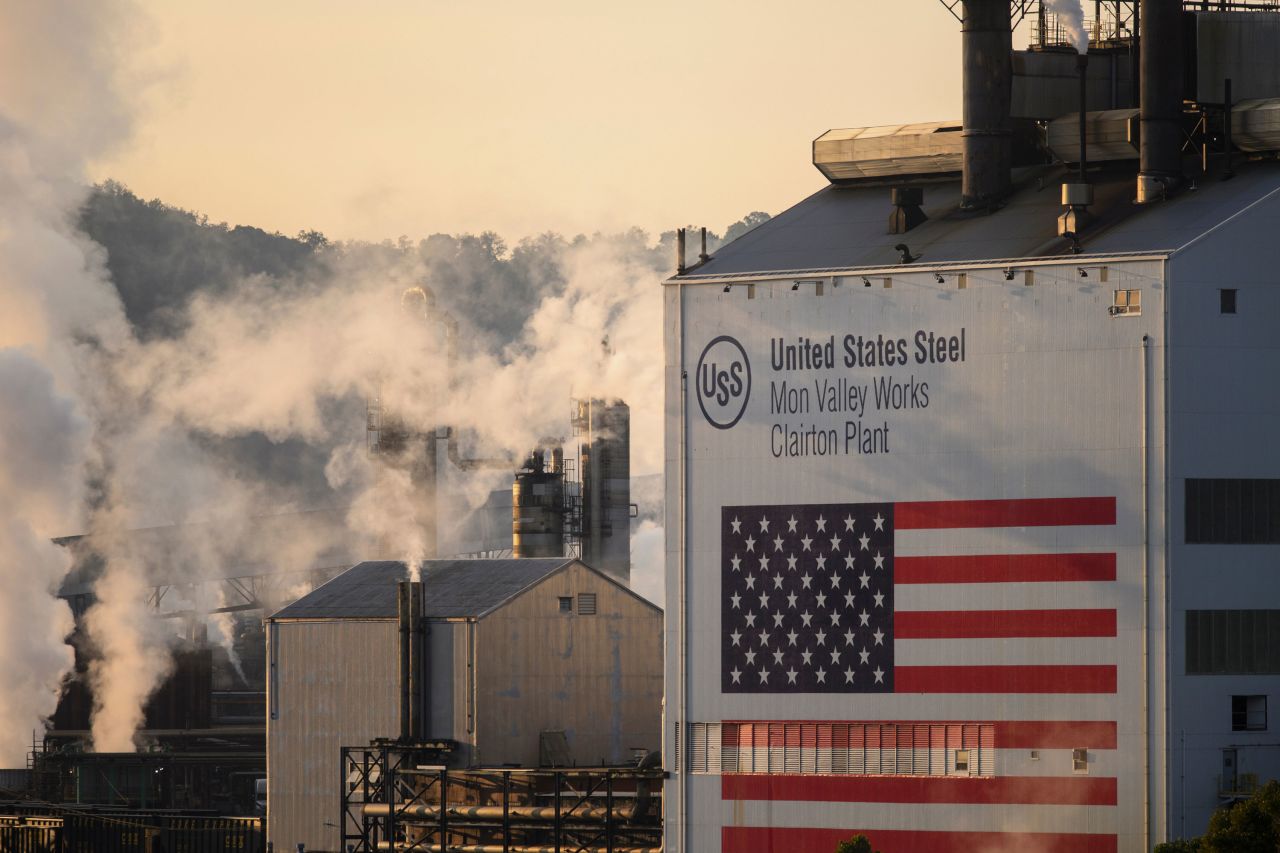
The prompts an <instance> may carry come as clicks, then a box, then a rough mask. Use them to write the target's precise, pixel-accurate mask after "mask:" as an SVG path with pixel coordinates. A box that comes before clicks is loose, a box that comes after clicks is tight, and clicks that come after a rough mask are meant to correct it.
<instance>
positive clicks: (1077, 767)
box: [1071, 749, 1089, 773]
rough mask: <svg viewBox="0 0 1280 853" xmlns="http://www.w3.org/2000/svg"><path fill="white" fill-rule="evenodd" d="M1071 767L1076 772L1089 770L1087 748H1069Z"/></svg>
mask: <svg viewBox="0 0 1280 853" xmlns="http://www.w3.org/2000/svg"><path fill="white" fill-rule="evenodd" d="M1071 769H1072V770H1073V771H1074V772H1076V773H1088V772H1089V750H1087V749H1073V750H1071Z"/></svg>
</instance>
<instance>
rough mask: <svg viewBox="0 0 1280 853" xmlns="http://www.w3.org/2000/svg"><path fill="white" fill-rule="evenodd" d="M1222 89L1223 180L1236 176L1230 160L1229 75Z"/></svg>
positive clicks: (1230, 105)
mask: <svg viewBox="0 0 1280 853" xmlns="http://www.w3.org/2000/svg"><path fill="white" fill-rule="evenodd" d="M1223 89H1224V91H1223V93H1222V107H1223V120H1222V123H1223V125H1224V130H1223V134H1222V147H1223V148H1225V149H1226V150H1227V171H1225V172H1223V173H1222V179H1223V180H1224V181H1225V180H1229V179H1231V178H1234V177H1235V176H1236V171H1235V168H1234V163H1233V162H1232V160H1233V159H1234V157H1233V156H1232V150H1231V148H1232V145H1231V107H1232V103H1231V78H1230V77H1228V78H1227V79H1226V80H1224V81H1223Z"/></svg>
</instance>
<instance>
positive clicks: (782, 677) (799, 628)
mask: <svg viewBox="0 0 1280 853" xmlns="http://www.w3.org/2000/svg"><path fill="white" fill-rule="evenodd" d="M720 542H721V563H722V565H721V589H722V591H723V596H724V600H723V602H722V605H721V618H720V630H721V638H722V651H721V662H722V668H721V674H720V683H721V687H722V689H723V691H724V692H725V693H891V692H893V504H891V503H873V504H807V505H793V506H737V507H724V508H723V510H722V513H721V531H720Z"/></svg>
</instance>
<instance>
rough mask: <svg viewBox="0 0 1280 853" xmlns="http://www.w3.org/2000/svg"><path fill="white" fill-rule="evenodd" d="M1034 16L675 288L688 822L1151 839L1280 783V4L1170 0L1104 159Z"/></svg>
mask: <svg viewBox="0 0 1280 853" xmlns="http://www.w3.org/2000/svg"><path fill="white" fill-rule="evenodd" d="M944 5H948V6H950V5H954V4H944ZM1026 5H1027V4H1019V3H1017V2H1015V3H1013V4H1012V7H1013V11H1014V14H1015V18H1016V16H1017V12H1018V8H1019V6H1026ZM1102 5H1103V6H1105V7H1107V8H1108V9H1109V8H1110V7H1112V6H1116V7H1124V9H1125V10H1128V12H1129V13H1130V14H1131V13H1132V12H1133V11H1136V10H1134V8H1133V7H1134V6H1135V5H1136V4H1127V3H1126V4H1102ZM1201 5H1202V4H1199V3H1196V4H1187V6H1188V8H1190V7H1195V8H1196V9H1199V8H1200V7H1201ZM1209 5H1210V6H1211V7H1213V8H1215V9H1216V8H1218V4H1209ZM1230 5H1231V4H1227V6H1230ZM1009 11H1010V3H1008V2H1000V0H997V2H978V0H966V2H963V3H961V4H958V5H956V12H957V14H963V16H964V17H965V28H964V29H965V59H966V80H965V94H966V103H965V117H964V120H963V121H958V122H954V123H949V124H948V123H937V124H929V125H914V126H906V127H902V128H875V129H862V130H856V131H841V132H832V133H829V134H826V135H824V136H823V137H820V138H819V139H818V140H817V141H816V142H815V145H814V159H815V164H816V165H817V166H818V167H819V168H820V169H821V170H822V171H823V172H824V174H826V175H827V176H828V177H829V178H830V179H831V181H832V182H831V185H830V186H827V187H824V188H823V189H821V190H820V191H818V192H817V193H815V194H814V195H812V196H811V197H809V198H807V199H805V200H804V201H802V202H800V203H799V204H797V205H796V206H794V207H792V208H791V209H790V210H787V211H785V212H784V213H782V214H781V215H779V216H778V217H776V218H774V219H772V220H770V221H769V222H767V223H766V224H764V225H762V226H760V227H758V228H757V229H755V230H754V231H752V232H749V233H748V234H746V235H745V236H743V237H741V238H739V239H738V240H737V241H735V242H733V243H731V244H729V245H727V246H725V247H723V248H721V249H720V250H718V251H717V252H716V253H715V255H714V257H712V258H710V259H709V260H706V261H703V262H701V263H699V264H698V265H697V266H694V267H689V268H683V269H682V270H681V272H680V273H679V274H677V275H676V276H675V277H673V278H671V279H670V280H668V281H667V282H666V287H665V304H666V323H665V331H666V342H665V349H666V354H665V363H666V367H667V373H666V376H667V380H666V381H667V385H666V388H667V421H666V424H667V426H666V442H667V448H668V452H667V466H666V475H667V499H666V511H667V525H666V529H667V549H668V551H667V555H668V557H667V590H668V601H667V608H666V612H667V614H668V620H667V624H666V678H667V691H666V705H665V723H664V737H665V744H666V749H665V750H664V754H666V755H668V756H672V757H673V759H674V760H671V761H669V762H668V767H669V769H670V770H671V771H672V778H671V780H670V782H669V783H668V785H667V788H666V803H665V816H666V830H665V831H666V843H667V849H668V850H670V851H680V853H684V851H708V850H721V851H724V853H758V851H770V850H775V851H781V850H786V851H787V852H788V853H828V852H829V851H830V850H832V849H834V848H835V845H836V843H837V842H838V841H839V840H841V839H843V838H848V837H850V836H851V835H853V834H855V833H857V832H865V833H866V834H867V835H868V836H869V837H870V839H871V841H872V844H873V846H875V847H876V848H877V849H879V850H881V851H883V853H939V851H946V853H949V851H957V853H958V851H972V850H1017V851H1055V853H1056V851H1105V853H1116V852H1117V851H1120V853H1139V851H1149V850H1150V849H1151V848H1152V846H1153V845H1154V844H1156V843H1158V842H1160V841H1163V840H1166V839H1172V838H1178V837H1186V836H1192V835H1198V834H1200V833H1202V832H1203V831H1204V830H1205V828H1206V825H1207V823H1208V820H1209V817H1210V815H1211V814H1212V812H1213V811H1214V810H1215V809H1217V808H1218V807H1220V806H1222V805H1224V804H1228V803H1230V802H1232V801H1233V800H1236V799H1239V798H1242V797H1244V796H1247V795H1248V793H1249V792H1250V791H1251V790H1253V789H1254V788H1255V787H1256V786H1257V785H1258V784H1260V783H1262V782H1265V781H1266V780H1268V779H1274V778H1277V777H1280V747H1278V746H1277V742H1278V741H1280V738H1277V736H1276V730H1277V727H1278V726H1280V724H1278V723H1277V722H1276V715H1271V714H1269V711H1270V710H1277V709H1276V707H1275V705H1276V703H1274V702H1271V701H1270V700H1271V699H1276V700H1277V701H1278V702H1280V679H1278V678H1277V676H1280V576H1277V574H1276V564H1277V560H1278V559H1280V547H1278V546H1280V445H1277V443H1276V440H1275V436H1276V435H1277V434H1278V433H1280V394H1278V393H1277V391H1278V390H1280V389H1278V379H1277V377H1280V347H1278V346H1277V343H1276V328H1277V326H1280V279H1278V277H1277V272H1276V271H1277V269H1280V240H1277V239H1276V235H1277V234H1280V163H1277V162H1276V152H1277V151H1280V134H1277V133H1276V132H1275V130H1274V129H1273V128H1272V126H1271V124H1270V121H1271V120H1270V119H1269V118H1267V117H1268V116H1270V115H1280V101H1268V100H1265V98H1267V97H1276V96H1280V86H1277V85H1275V83H1276V80H1277V76H1276V75H1275V74H1274V73H1273V71H1274V70H1275V69H1273V68H1272V67H1271V65H1272V64H1273V63H1275V61H1276V54H1277V52H1276V51H1275V50H1274V49H1272V50H1270V51H1269V52H1262V53H1259V52H1249V51H1256V49H1257V45H1258V44H1259V43H1263V44H1266V43H1269V44H1271V45H1273V46H1274V45H1275V44H1277V43H1280V26H1278V24H1280V16H1276V15H1274V13H1266V12H1261V13H1248V14H1246V13H1236V12H1219V11H1211V12H1199V11H1197V12H1195V13H1192V12H1183V10H1182V8H1181V4H1179V3H1176V2H1154V1H1153V2H1142V3H1141V9H1140V11H1141V26H1142V36H1143V38H1142V41H1143V47H1142V51H1141V54H1140V55H1141V62H1142V65H1141V68H1140V69H1139V68H1138V67H1137V66H1136V65H1135V66H1134V67H1133V70H1134V71H1135V72H1138V71H1140V81H1141V82H1140V85H1139V87H1138V89H1137V91H1135V92H1134V95H1135V96H1136V95H1137V94H1138V92H1140V93H1141V104H1140V106H1135V107H1132V108H1128V109H1123V108H1122V107H1125V106H1127V105H1125V104H1122V103H1120V104H1118V103H1116V101H1115V99H1116V98H1117V95H1116V90H1115V89H1114V88H1112V89H1111V91H1110V92H1109V93H1107V92H1105V91H1104V92H1103V93H1102V94H1099V92H1097V91H1095V88H1096V87H1094V88H1090V89H1089V97H1090V98H1091V99H1093V98H1095V97H1109V98H1111V99H1112V101H1111V103H1110V104H1102V105H1095V104H1094V103H1093V101H1092V100H1090V101H1089V104H1090V109H1091V110H1092V109H1094V108H1095V107H1098V108H1099V111H1098V112H1090V114H1089V117H1088V121H1087V122H1086V147H1085V151H1086V153H1087V157H1088V161H1089V163H1090V164H1091V165H1090V167H1089V168H1088V169H1087V170H1079V169H1078V167H1077V165H1076V164H1078V163H1079V161H1080V160H1081V159H1082V158H1081V156H1080V151H1081V149H1080V144H1079V141H1078V139H1079V135H1078V134H1079V121H1078V118H1077V116H1076V115H1063V114H1064V113H1067V112H1069V111H1071V112H1074V111H1073V110H1071V109H1070V108H1068V109H1062V110H1059V111H1058V112H1056V113H1054V114H1052V115H1049V116H1045V117H1042V119H1043V120H1041V122H1040V124H1039V125H1038V126H1037V125H1035V124H1030V125H1026V124H1019V122H1018V121H1016V119H1017V118H1018V112H1017V111H1018V110H1019V109H1023V108H1024V107H1025V105H1026V104H1025V101H1026V99H1027V98H1031V99H1032V100H1034V97H1033V96H1034V94H1035V93H1034V92H1033V93H1031V94H1028V92H1029V90H1028V88H1027V86H1028V78H1027V71H1026V69H1027V68H1029V67H1031V66H1033V65H1035V64H1036V62H1038V60H1037V57H1036V55H1035V52H1031V53H1020V54H1016V55H1015V56H1014V61H1013V62H1012V63H1009V62H1004V61H1003V60H1002V59H1001V57H1002V56H1004V55H1005V53H1007V51H1008V46H1009V39H1010V35H1009V26H1008V17H1007V13H1008V12H1009ZM1121 14H1123V12H1122V13H1121ZM1002 18H1003V20H1004V23H1003V25H1002V24H1001V23H1000V20H1001V19H1002ZM1123 20H1124V22H1127V23H1129V24H1130V25H1132V23H1133V19H1132V18H1125V19H1123ZM1095 32H1096V31H1095ZM1186 34H1190V36H1189V37H1188V38H1186V39H1184V35H1186ZM1215 34H1216V35H1215ZM1113 35H1114V36H1115V38H1114V39H1112V42H1113V43H1112V44H1110V45H1109V46H1108V45H1107V44H1100V45H1098V48H1099V49H1098V51H1097V55H1098V56H1099V57H1101V60H1099V59H1098V58H1093V59H1092V60H1091V63H1090V67H1091V68H1096V67H1098V65H1100V64H1103V63H1109V65H1110V67H1111V68H1112V69H1115V68H1116V67H1117V63H1116V56H1117V55H1119V56H1120V57H1121V59H1122V62H1121V64H1120V66H1119V67H1121V68H1122V69H1126V70H1127V69H1128V68H1129V66H1128V65H1127V60H1125V59H1124V57H1126V52H1125V51H1126V50H1127V48H1126V47H1125V42H1124V39H1123V38H1121V36H1122V35H1123V30H1120V29H1119V28H1117V30H1116V31H1113ZM1258 39H1262V42H1258V41H1257V40H1258ZM1268 40H1269V41H1268ZM1233 45H1234V47H1232V46H1233ZM1250 45H1253V47H1250ZM1109 50H1110V51H1112V52H1110V53H1109V52H1108V51H1109ZM1117 52H1118V53H1117ZM1052 55H1053V56H1054V57H1055V59H1054V61H1055V62H1058V61H1059V60H1060V59H1061V54H1056V53H1055V54H1052ZM993 57H994V58H993ZM1108 57H1109V59H1108ZM1011 65H1012V69H1013V74H1012V76H1013V80H1012V81H1011V80H1010V66H1011ZM1045 67H1047V66H1045ZM1068 67H1070V63H1068ZM1187 68H1191V69H1193V70H1194V71H1195V73H1185V74H1184V73H1183V72H1184V70H1185V69H1187ZM1089 73H1090V74H1092V73H1093V72H1092V71H1091V72H1089ZM1019 75H1021V76H1019ZM1227 78H1234V83H1235V86H1236V90H1237V92H1248V93H1249V94H1248V96H1249V97H1251V98H1254V99H1255V100H1251V101H1248V102H1246V103H1243V104H1239V103H1233V102H1232V101H1231V97H1230V95H1229V94H1228V95H1227V96H1226V97H1222V96H1218V97H1216V98H1214V97H1212V94H1211V92H1212V91H1219V92H1221V91H1222V85H1221V84H1222V83H1223V82H1224V80H1225V79H1227ZM1113 80H1114V78H1113ZM1057 82H1058V83H1061V84H1062V85H1060V86H1058V87H1057V88H1056V89H1055V88H1054V83H1055V81H1053V80H1051V79H1050V80H1048V82H1047V83H1046V82H1045V80H1043V79H1042V80H1040V84H1043V85H1044V87H1045V90H1046V91H1048V90H1053V91H1056V92H1058V93H1059V95H1060V96H1061V97H1067V96H1068V95H1069V94H1070V92H1072V91H1075V89H1074V84H1073V83H1072V81H1071V80H1070V79H1066V80H1058V81H1057ZM1184 83H1185V85H1186V86H1191V87H1195V86H1199V87H1200V88H1199V89H1194V88H1193V90H1192V91H1188V90H1187V89H1186V88H1184ZM1040 84H1037V85H1040ZM1268 87H1271V88H1270V89H1268ZM1011 90H1012V91H1013V92H1014V93H1015V94H1017V95H1018V97H1017V98H1012V96H1011V94H1010V91H1011ZM1064 92H1065V93H1067V94H1066V95H1063V94H1062V93H1064ZM1042 94H1043V93H1042ZM1045 97H1048V95H1046V96H1045ZM1055 97H1056V96H1055ZM1125 97H1127V96H1125V95H1124V94H1123V93H1121V95H1120V96H1119V100H1121V101H1123V100H1124V98H1125ZM1019 99H1022V100H1019ZM1060 100H1061V98H1060ZM1011 102H1012V104H1013V108H1012V110H1013V113H1014V115H1013V116H1012V117H1011V114H1010V113H1011V107H1010V103H1011ZM1076 103H1077V104H1078V103H1079V102H1078V101H1077V102H1076ZM1107 106H1113V107H1117V109H1115V110H1106V109H1102V108H1103V107H1107ZM1076 110H1078V107H1076ZM1034 112H1035V110H1034V109H1030V110H1028V111H1025V112H1023V113H1022V115H1024V116H1026V115H1030V114H1031V113H1034ZM1201 117H1203V119H1204V122H1205V125H1204V128H1207V130H1206V131H1205V132H1204V133H1200V132H1199V131H1196V130H1195V129H1194V128H1195V127H1197V125H1196V122H1197V121H1198V120H1199V119H1200V118H1201ZM1215 123H1216V124H1215ZM1027 127H1030V128H1031V129H1032V130H1035V129H1037V128H1038V130H1039V131H1040V132H1041V133H1042V134H1043V136H1042V137H1041V141H1040V142H1039V145H1038V147H1036V148H1035V149H1034V151H1033V154H1032V155H1031V156H1026V155H1023V154H1019V149H1018V145H1019V138H1020V137H1019V134H1020V133H1021V130H1020V128H1022V129H1026V128H1027ZM962 128H963V130H962ZM1227 128H1230V132H1227ZM1224 137H1225V139H1224ZM1233 137H1234V141H1232V140H1233ZM1046 140H1047V142H1046ZM1035 152H1039V153H1035ZM1037 158H1038V159H1039V162H1036V161H1037ZM1080 171H1084V175H1083V177H1082V176H1081V175H1080ZM1064 184H1065V185H1066V187H1065V188H1064V187H1063V185H1064ZM1085 184H1087V186H1084V185H1085ZM1135 199H1136V201H1135ZM1067 202H1069V203H1070V204H1066V203H1067Z"/></svg>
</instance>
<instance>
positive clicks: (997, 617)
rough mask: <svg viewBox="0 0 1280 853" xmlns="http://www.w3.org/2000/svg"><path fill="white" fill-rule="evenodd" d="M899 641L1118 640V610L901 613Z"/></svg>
mask: <svg viewBox="0 0 1280 853" xmlns="http://www.w3.org/2000/svg"><path fill="white" fill-rule="evenodd" d="M893 635H894V638H895V639H898V640H943V639H947V640H952V639H963V638H969V637H1114V636H1115V635H1116V612H1115V611H1114V610H908V611H903V610H899V611H898V612H897V613H894V614H893Z"/></svg>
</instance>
